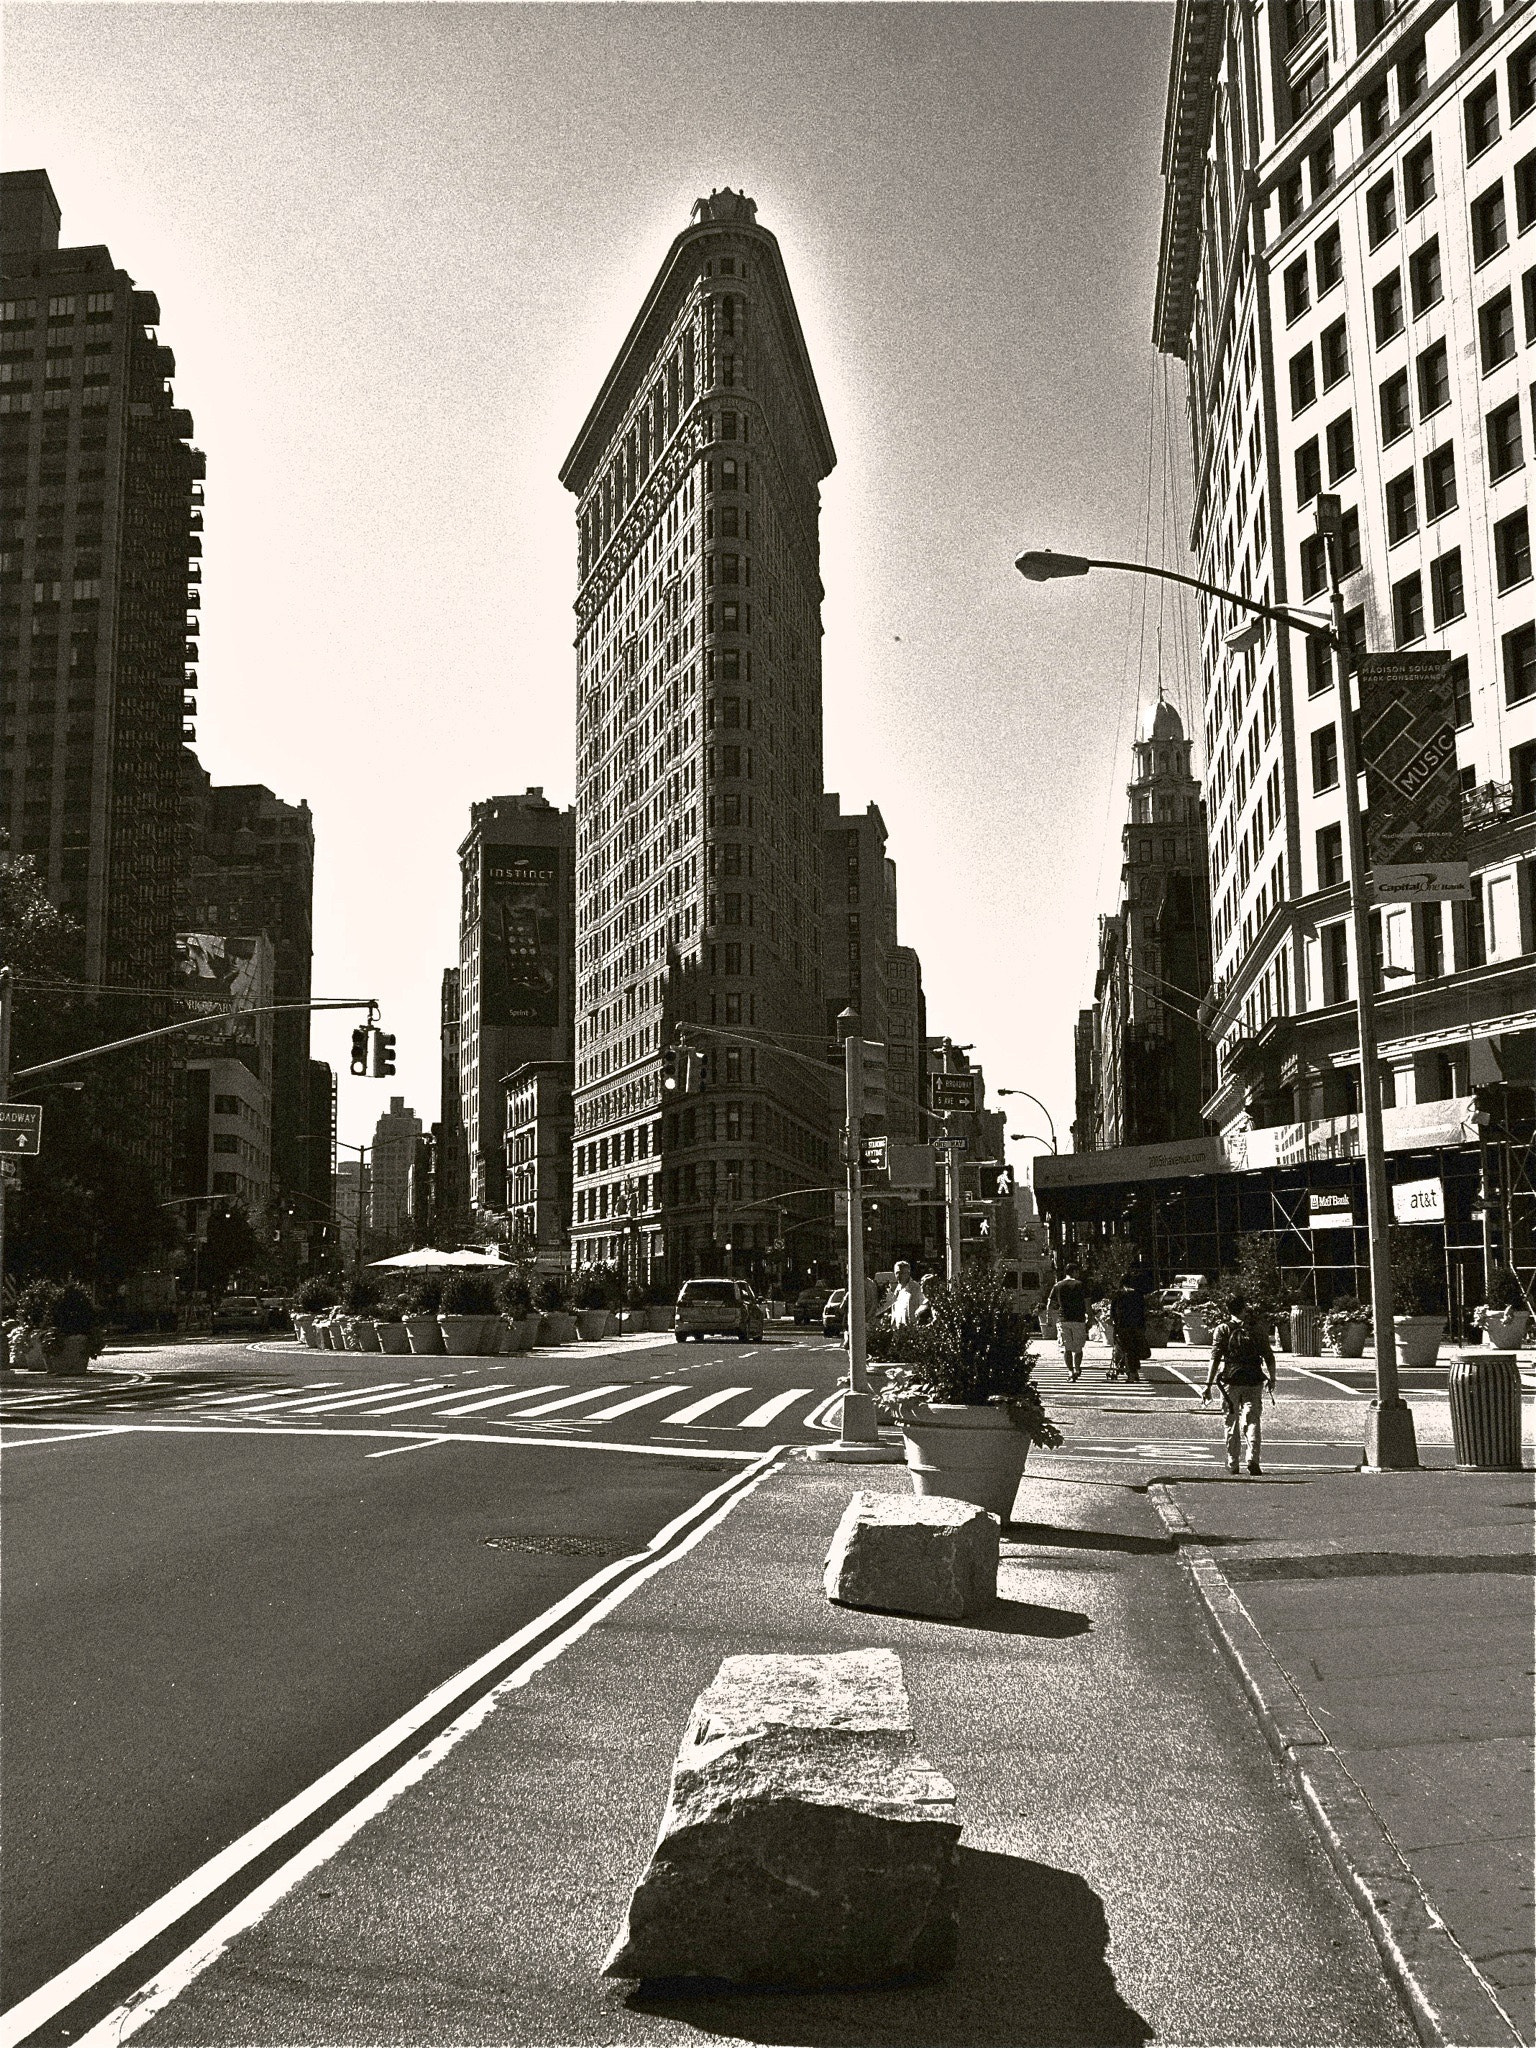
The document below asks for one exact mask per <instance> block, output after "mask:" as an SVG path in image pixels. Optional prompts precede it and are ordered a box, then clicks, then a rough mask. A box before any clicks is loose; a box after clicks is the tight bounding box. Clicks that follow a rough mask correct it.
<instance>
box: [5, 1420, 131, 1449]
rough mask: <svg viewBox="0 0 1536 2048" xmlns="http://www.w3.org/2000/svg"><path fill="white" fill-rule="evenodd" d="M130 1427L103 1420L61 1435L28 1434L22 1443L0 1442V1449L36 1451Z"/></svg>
mask: <svg viewBox="0 0 1536 2048" xmlns="http://www.w3.org/2000/svg"><path fill="white" fill-rule="evenodd" d="M41 1426H42V1425H41V1424H40V1423H34V1424H33V1425H32V1427H33V1428H34V1429H38V1428H41ZM132 1427H133V1424H132V1423H131V1422H103V1423H102V1424H100V1425H99V1427H97V1428H95V1429H71V1430H66V1431H65V1433H64V1434H63V1435H62V1436H29V1437H28V1438H27V1439H26V1441H25V1442H24V1443H19V1444H0V1450H6V1451H36V1450H40V1449H42V1448H43V1447H44V1446H46V1445H50V1444H78V1443H81V1442H83V1441H84V1440H85V1439H86V1438H88V1437H93V1436H123V1435H125V1434H126V1433H127V1432H128V1431H129V1430H130V1429H132Z"/></svg>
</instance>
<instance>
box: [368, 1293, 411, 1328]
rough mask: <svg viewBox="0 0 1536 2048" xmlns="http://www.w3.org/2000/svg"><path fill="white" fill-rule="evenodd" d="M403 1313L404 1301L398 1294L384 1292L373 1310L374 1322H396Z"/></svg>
mask: <svg viewBox="0 0 1536 2048" xmlns="http://www.w3.org/2000/svg"><path fill="white" fill-rule="evenodd" d="M404 1314H405V1303H404V1301H403V1300H402V1299H401V1297H400V1296H399V1295H398V1294H386V1295H385V1296H384V1298H383V1300H382V1301H380V1303H379V1305H378V1307H377V1308H376V1309H375V1310H374V1312H373V1320H374V1321H375V1322H376V1323H398V1322H399V1321H400V1320H401V1318H402V1316H403V1315H404Z"/></svg>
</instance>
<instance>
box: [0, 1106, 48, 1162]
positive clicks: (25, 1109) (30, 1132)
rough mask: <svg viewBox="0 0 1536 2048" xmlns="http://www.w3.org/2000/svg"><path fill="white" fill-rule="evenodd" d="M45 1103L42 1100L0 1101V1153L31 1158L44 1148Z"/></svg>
mask: <svg viewBox="0 0 1536 2048" xmlns="http://www.w3.org/2000/svg"><path fill="white" fill-rule="evenodd" d="M42 1144H43V1105H42V1104H41V1103H40V1102H0V1153H10V1154H12V1155H13V1156H15V1157H18V1158H19V1157H21V1156H23V1155H25V1156H26V1157H27V1158H30V1157H31V1156H32V1154H33V1153H34V1152H39V1151H41V1150H42Z"/></svg>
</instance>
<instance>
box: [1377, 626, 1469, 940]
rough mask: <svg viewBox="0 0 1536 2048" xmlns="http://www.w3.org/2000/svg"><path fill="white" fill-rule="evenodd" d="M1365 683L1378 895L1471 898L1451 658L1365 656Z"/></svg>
mask: <svg viewBox="0 0 1536 2048" xmlns="http://www.w3.org/2000/svg"><path fill="white" fill-rule="evenodd" d="M1359 689H1360V753H1361V766H1362V767H1363V768H1364V770H1365V798H1366V803H1367V806H1368V809H1367V812H1366V818H1365V842H1366V858H1367V860H1368V862H1369V864H1370V870H1371V887H1372V893H1373V895H1374V896H1375V899H1376V901H1377V902H1378V903H1401V902H1407V901H1420V902H1423V901H1431V902H1459V903H1465V902H1466V901H1467V899H1468V898H1469V896H1470V895H1471V893H1472V892H1471V885H1470V878H1469V871H1468V867H1467V858H1466V849H1465V847H1464V846H1463V843H1462V836H1461V784H1460V780H1459V778H1458V775H1457V771H1456V699H1455V692H1454V690H1453V688H1452V686H1451V659H1450V656H1449V655H1448V654H1366V655H1362V657H1361V660H1360V673H1359Z"/></svg>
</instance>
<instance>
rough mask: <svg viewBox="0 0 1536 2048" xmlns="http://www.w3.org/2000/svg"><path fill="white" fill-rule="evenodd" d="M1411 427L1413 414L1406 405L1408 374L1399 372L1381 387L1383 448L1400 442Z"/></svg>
mask: <svg viewBox="0 0 1536 2048" xmlns="http://www.w3.org/2000/svg"><path fill="white" fill-rule="evenodd" d="M1412 425H1413V412H1412V408H1411V407H1410V405H1409V403H1408V372H1407V371H1406V370H1399V371H1398V372H1397V373H1396V375H1395V376H1392V377H1388V378H1387V380H1386V382H1385V383H1384V384H1383V385H1382V387H1381V438H1382V443H1383V445H1384V446H1387V447H1390V446H1391V444H1392V443H1393V442H1394V441H1400V440H1401V439H1402V437H1403V435H1404V434H1406V433H1407V431H1408V429H1409V428H1410V427H1411V426H1412Z"/></svg>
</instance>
